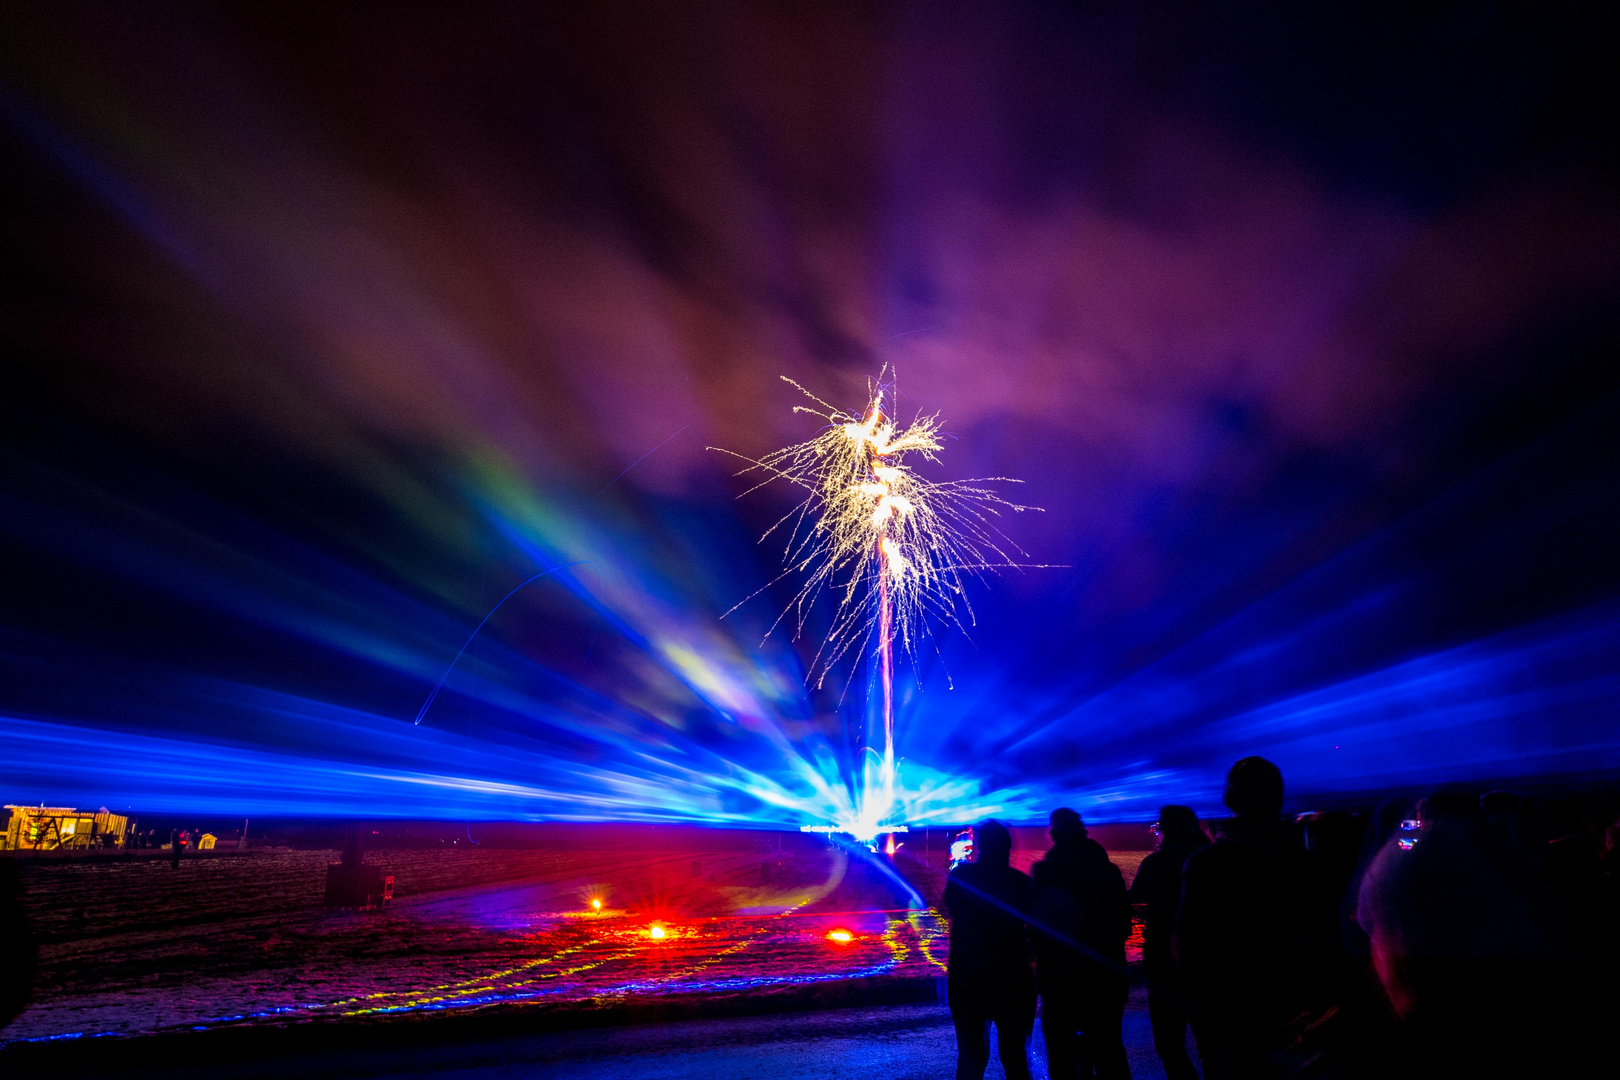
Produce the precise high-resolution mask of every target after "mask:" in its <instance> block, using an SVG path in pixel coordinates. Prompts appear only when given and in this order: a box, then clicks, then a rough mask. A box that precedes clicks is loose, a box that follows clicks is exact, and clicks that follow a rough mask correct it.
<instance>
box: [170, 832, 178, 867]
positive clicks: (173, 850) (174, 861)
mask: <svg viewBox="0 0 1620 1080" xmlns="http://www.w3.org/2000/svg"><path fill="white" fill-rule="evenodd" d="M169 865H170V866H172V867H174V868H175V869H176V870H178V869H180V830H179V829H170V830H169Z"/></svg>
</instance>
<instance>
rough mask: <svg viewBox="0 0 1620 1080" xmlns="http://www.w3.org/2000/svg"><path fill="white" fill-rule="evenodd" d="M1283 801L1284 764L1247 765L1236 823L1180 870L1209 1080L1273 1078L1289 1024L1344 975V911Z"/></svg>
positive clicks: (1181, 946)
mask: <svg viewBox="0 0 1620 1080" xmlns="http://www.w3.org/2000/svg"><path fill="white" fill-rule="evenodd" d="M1282 800H1283V779H1282V773H1281V772H1280V771H1279V770H1278V769H1277V766H1275V765H1273V764H1272V763H1271V762H1269V761H1267V760H1266V759H1265V758H1260V757H1247V758H1244V759H1242V760H1241V761H1239V762H1237V763H1236V764H1235V765H1233V766H1232V769H1231V771H1230V772H1229V773H1227V777H1226V795H1225V802H1226V805H1227V807H1228V808H1229V809H1230V810H1231V811H1232V813H1233V815H1234V816H1233V818H1232V820H1231V821H1229V822H1228V823H1227V825H1226V827H1225V829H1223V830H1222V832H1221V835H1220V838H1219V839H1218V840H1217V841H1216V842H1215V843H1213V844H1210V845H1209V846H1207V847H1204V848H1201V849H1199V850H1198V851H1195V852H1193V853H1192V854H1191V855H1190V856H1188V858H1187V862H1186V865H1185V866H1184V867H1183V869H1182V884H1181V903H1180V905H1179V906H1178V908H1177V912H1176V933H1175V939H1174V940H1175V945H1174V948H1175V953H1176V958H1177V961H1178V962H1179V964H1180V967H1181V973H1182V976H1183V978H1184V979H1185V981H1186V986H1187V988H1188V990H1189V991H1190V992H1191V999H1192V1005H1193V1030H1194V1032H1195V1033H1196V1034H1197V1036H1198V1054H1199V1056H1200V1057H1201V1058H1202V1059H1203V1063H1204V1075H1205V1077H1206V1078H1210V1080H1220V1078H1224V1077H1243V1078H1245V1080H1247V1078H1251V1077H1265V1076H1271V1075H1275V1074H1276V1073H1277V1071H1278V1067H1279V1066H1278V1062H1277V1055H1278V1054H1279V1053H1280V1052H1282V1051H1283V1050H1285V1049H1286V1048H1287V1046H1288V1043H1289V1026H1290V1024H1292V1023H1293V1022H1294V1021H1295V1020H1296V1019H1298V1018H1300V1016H1301V1015H1302V1014H1304V1013H1306V1012H1307V1011H1309V1010H1310V1009H1312V1008H1313V1007H1315V1006H1317V1005H1318V1004H1320V1003H1321V996H1322V987H1323V983H1324V981H1325V979H1326V978H1327V977H1329V976H1330V975H1331V974H1332V972H1333V971H1334V960H1335V954H1336V952H1337V950H1336V948H1335V947H1334V946H1335V945H1336V944H1337V943H1336V941H1335V939H1336V937H1337V934H1336V932H1335V931H1336V926H1335V919H1334V917H1333V916H1334V914H1336V912H1335V911H1334V908H1333V905H1332V901H1331V900H1329V899H1328V898H1327V897H1326V896H1324V894H1323V890H1322V888H1321V884H1320V881H1319V879H1318V877H1317V874H1316V871H1315V866H1314V863H1313V861H1312V860H1311V858H1310V856H1309V855H1308V854H1307V853H1306V851H1305V849H1304V847H1303V845H1301V843H1300V842H1299V838H1298V836H1297V834H1296V833H1295V831H1294V830H1293V829H1292V828H1291V827H1290V826H1289V825H1287V824H1285V823H1283V822H1282V821H1280V820H1278V816H1277V815H1278V814H1279V813H1280V812H1281V810H1282Z"/></svg>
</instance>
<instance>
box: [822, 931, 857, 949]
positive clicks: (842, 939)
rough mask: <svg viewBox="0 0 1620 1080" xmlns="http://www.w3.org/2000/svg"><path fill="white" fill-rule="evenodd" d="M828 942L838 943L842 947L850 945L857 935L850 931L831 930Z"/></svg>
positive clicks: (828, 933)
mask: <svg viewBox="0 0 1620 1080" xmlns="http://www.w3.org/2000/svg"><path fill="white" fill-rule="evenodd" d="M827 940H828V941H836V942H838V944H840V945H848V944H849V943H850V942H852V941H854V940H855V935H854V934H852V933H850V932H849V931H848V930H829V931H827Z"/></svg>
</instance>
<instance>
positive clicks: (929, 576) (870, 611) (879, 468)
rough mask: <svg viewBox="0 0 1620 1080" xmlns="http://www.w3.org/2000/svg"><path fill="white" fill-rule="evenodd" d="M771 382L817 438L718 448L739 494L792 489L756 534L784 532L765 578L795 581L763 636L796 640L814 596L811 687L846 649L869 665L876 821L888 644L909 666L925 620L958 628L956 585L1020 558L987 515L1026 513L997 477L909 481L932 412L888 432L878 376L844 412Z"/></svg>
mask: <svg viewBox="0 0 1620 1080" xmlns="http://www.w3.org/2000/svg"><path fill="white" fill-rule="evenodd" d="M782 381H783V382H786V383H788V384H789V385H791V386H793V387H794V388H795V389H797V390H798V391H799V392H800V393H802V394H804V396H805V397H806V398H808V399H809V400H810V401H811V402H812V403H813V404H812V405H798V406H795V407H794V412H796V413H807V414H810V415H812V416H817V417H820V418H821V419H823V420H825V421H826V426H825V427H824V428H822V430H821V431H820V433H819V434H817V435H816V437H815V438H813V439H810V440H809V441H807V442H802V443H798V444H795V445H793V446H789V447H785V448H784V449H781V450H777V451H775V452H773V453H770V454H767V455H765V456H764V457H761V458H750V457H746V456H744V455H741V454H736V453H733V452H732V451H729V450H721V451H720V452H721V453H726V454H730V455H731V456H733V457H736V458H739V459H740V460H742V461H744V462H746V463H747V464H746V467H745V468H743V469H742V470H741V471H740V472H739V473H738V474H737V475H739V476H747V475H751V474H757V475H760V476H761V479H760V482H759V483H758V484H757V485H755V486H754V487H753V488H750V489H749V491H748V492H744V494H745V495H746V494H749V493H751V492H753V491H757V490H758V489H759V488H761V487H764V486H765V485H767V484H770V483H772V482H774V481H777V480H785V481H787V482H788V483H790V484H792V485H794V486H795V487H797V488H799V489H800V490H801V491H802V492H804V497H803V498H802V499H801V500H800V502H799V503H798V505H796V506H795V507H794V508H793V509H792V510H791V511H789V512H788V513H787V514H786V515H784V516H783V517H782V518H781V519H780V520H779V521H777V522H776V524H774V525H773V526H771V528H770V529H768V530H766V532H765V535H764V536H763V537H761V542H764V541H765V540H768V539H770V538H771V537H773V536H782V535H783V534H785V543H784V548H783V562H784V564H785V567H786V569H784V570H783V572H782V575H781V577H779V578H777V579H776V580H778V581H780V580H782V578H785V577H789V576H797V575H802V576H803V584H802V586H801V587H800V588H799V590H798V592H797V593H796V594H795V596H794V597H793V599H792V601H790V602H789V604H788V605H787V606H786V607H785V608H784V609H783V611H782V613H781V614H780V615H779V616H778V617H777V620H776V622H775V623H773V624H772V626H771V630H772V631H774V630H775V629H776V628H777V627H778V626H780V625H781V624H782V623H783V621H785V620H788V619H790V618H791V619H792V621H793V622H794V623H795V625H796V630H797V631H799V632H801V633H802V631H803V630H804V626H805V620H806V619H807V617H808V615H809V612H810V610H811V608H812V606H813V605H814V603H815V601H816V600H817V598H818V597H820V596H821V595H822V594H823V593H826V594H829V595H830V596H831V597H832V598H833V601H834V612H833V620H832V627H831V628H830V630H829V631H828V633H827V635H826V637H825V638H824V639H823V641H822V643H821V645H820V646H819V648H818V649H817V650H816V653H815V657H814V660H813V661H812V663H811V678H812V679H814V680H815V683H816V685H817V686H820V685H822V683H823V682H824V681H825V679H826V677H827V673H828V672H829V671H830V670H831V669H832V667H833V665H835V664H837V663H838V661H839V660H841V659H843V658H844V657H845V656H846V655H848V654H850V653H851V651H856V652H857V655H871V656H873V657H874V658H875V659H876V660H877V662H878V670H879V678H880V680H881V683H882V693H883V734H884V746H883V754H882V765H881V771H880V778H879V784H880V786H881V788H882V790H883V792H884V794H883V795H882V796H881V797H880V798H877V799H871V800H863V801H866V802H869V803H870V804H871V805H869V806H868V807H867V808H866V809H865V810H864V811H863V814H862V816H863V818H866V819H870V820H868V824H869V825H871V824H874V823H875V821H876V820H877V819H876V818H874V817H873V814H874V813H877V814H879V815H880V816H887V815H889V814H890V813H892V811H893V809H894V778H895V767H894V646H895V644H896V643H898V644H899V645H900V648H901V651H902V652H903V653H904V654H905V655H907V656H908V657H910V658H912V659H913V661H915V658H916V656H917V653H918V651H919V649H920V648H921V647H922V645H923V643H924V642H926V641H929V640H930V639H931V630H930V626H931V625H932V624H934V623H940V624H943V625H946V626H955V627H958V628H960V629H963V630H965V629H966V628H967V627H968V626H970V625H972V623H973V619H974V616H973V608H972V604H971V603H970V601H969V599H968V596H967V592H966V590H965V589H964V587H963V586H964V583H965V581H966V579H967V578H969V577H973V576H977V575H980V574H983V573H985V572H986V571H989V570H994V569H999V568H1006V567H1015V566H1024V565H1027V564H1023V563H1018V562H1015V561H1014V560H1013V558H1012V557H1011V556H1010V555H1009V554H1008V550H1009V549H1012V550H1014V551H1017V553H1018V554H1019V555H1022V554H1023V552H1022V551H1018V549H1017V547H1016V545H1014V544H1013V543H1012V542H1011V541H1010V540H1009V539H1008V538H1007V536H1006V535H1005V534H1004V533H1003V532H1002V531H1001V530H1000V528H998V527H997V525H996V519H997V518H998V517H999V516H1000V514H1001V513H1002V512H1003V511H1023V510H1029V509H1036V508H1034V507H1026V506H1020V505H1018V504H1017V503H1013V502H1009V501H1008V500H1006V499H1004V498H1002V497H1001V496H1000V495H999V494H997V492H996V491H995V489H994V488H992V487H989V486H987V485H990V484H997V483H1018V481H1016V480H1012V479H1009V478H1007V477H984V478H979V479H975V480H959V481H944V482H941V481H934V480H929V479H927V478H926V477H924V476H922V475H920V474H919V473H918V472H917V471H916V469H915V468H914V467H913V463H914V462H916V461H918V460H921V461H928V462H938V461H939V457H938V454H939V451H940V450H941V449H942V448H943V445H942V443H941V442H940V434H941V425H940V422H939V417H938V415H937V414H935V415H932V416H919V417H918V418H917V419H915V420H913V421H912V423H911V424H910V425H909V426H908V427H905V428H900V427H898V426H897V425H896V423H895V421H894V419H893V418H892V415H891V413H890V412H889V411H888V410H886V408H885V400H886V399H887V400H888V401H889V402H891V403H892V401H893V388H892V386H891V385H889V384H885V383H883V382H882V381H881V380H880V381H879V382H877V383H875V384H870V385H869V386H868V393H867V399H868V400H867V404H866V407H865V408H864V409H863V410H862V411H861V413H860V414H854V413H847V412H844V411H842V410H840V409H838V408H836V407H834V406H833V405H830V404H828V403H827V402H825V401H823V400H821V399H820V398H818V397H816V396H815V395H814V394H812V393H810V391H808V390H806V389H805V388H804V387H803V386H800V385H799V384H798V383H796V382H794V381H793V380H792V379H789V378H786V377H785V376H784V377H783V380H782ZM710 449H719V448H717V447H711V448H710ZM908 458H909V459H911V460H910V461H909V462H908V460H907V459H908ZM772 584H775V582H772ZM767 587H769V586H767ZM760 591H761V592H762V591H764V590H763V589H762V590H760ZM757 595H759V594H758V593H757V592H756V593H754V594H753V596H757ZM753 596H750V597H748V598H746V599H745V600H744V601H743V603H746V602H747V600H749V599H752V598H753ZM738 606H741V605H738ZM732 610H733V611H735V610H736V608H733V609H732ZM727 614H730V612H727Z"/></svg>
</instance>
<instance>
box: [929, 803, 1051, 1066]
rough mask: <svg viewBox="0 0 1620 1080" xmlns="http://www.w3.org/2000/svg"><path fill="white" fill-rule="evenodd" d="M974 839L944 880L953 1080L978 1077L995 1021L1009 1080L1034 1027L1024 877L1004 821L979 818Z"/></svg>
mask: <svg viewBox="0 0 1620 1080" xmlns="http://www.w3.org/2000/svg"><path fill="white" fill-rule="evenodd" d="M975 841H976V843H975V847H976V848H977V855H976V861H975V862H971V863H966V864H964V865H962V866H959V867H957V868H956V869H955V870H952V871H951V875H950V877H949V878H948V879H947V881H946V883H945V910H946V911H947V912H948V913H949V915H950V919H951V955H950V965H949V968H948V969H947V972H946V976H945V987H946V993H947V997H948V999H949V1001H950V1006H951V1022H952V1023H953V1024H955V1026H956V1078H957V1080H982V1077H983V1076H984V1070H985V1067H986V1066H988V1065H989V1064H990V1025H991V1023H994V1024H995V1025H996V1048H997V1051H998V1053H999V1055H1000V1057H1001V1067H1002V1068H1003V1069H1004V1070H1006V1073H1007V1078H1008V1080H1026V1078H1027V1077H1028V1076H1029V1058H1028V1054H1027V1049H1026V1047H1027V1045H1028V1042H1029V1034H1030V1031H1031V1029H1033V1028H1034V1026H1035V977H1034V972H1032V971H1031V970H1030V965H1029V942H1028V938H1027V936H1026V933H1025V929H1024V918H1025V916H1026V915H1027V914H1028V912H1029V907H1030V899H1031V886H1030V880H1029V876H1028V875H1026V874H1024V873H1022V872H1020V871H1018V870H1014V869H1013V868H1012V867H1011V866H1009V865H1008V859H1009V857H1010V856H1011V854H1012V836H1011V835H1010V834H1009V833H1008V832H1007V828H1006V826H1005V825H1002V824H1001V823H1000V822H999V821H986V822H983V823H982V824H980V825H979V826H978V827H977V829H976V830H975Z"/></svg>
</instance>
